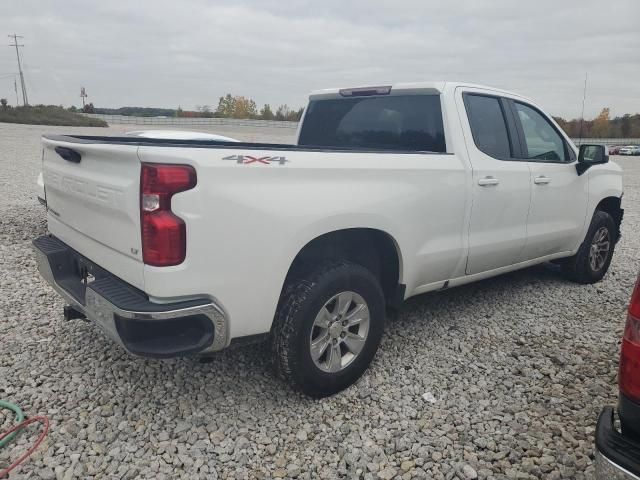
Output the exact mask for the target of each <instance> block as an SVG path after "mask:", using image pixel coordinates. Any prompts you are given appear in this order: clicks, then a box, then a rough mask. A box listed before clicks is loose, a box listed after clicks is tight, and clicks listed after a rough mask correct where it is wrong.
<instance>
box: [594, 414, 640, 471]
mask: <svg viewBox="0 0 640 480" xmlns="http://www.w3.org/2000/svg"><path fill="white" fill-rule="evenodd" d="M595 464H596V465H595V466H596V475H595V478H596V479H597V480H640V444H639V443H637V442H635V441H633V440H630V439H629V438H626V437H625V436H624V435H623V434H622V433H620V432H619V431H618V430H617V429H616V427H615V424H614V410H613V407H605V408H604V409H603V410H602V412H601V413H600V417H599V418H598V426H597V427H596V461H595Z"/></svg>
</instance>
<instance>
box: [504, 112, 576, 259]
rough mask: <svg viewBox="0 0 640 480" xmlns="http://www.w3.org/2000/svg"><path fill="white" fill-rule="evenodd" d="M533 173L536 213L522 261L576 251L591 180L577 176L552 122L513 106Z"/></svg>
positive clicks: (571, 157)
mask: <svg viewBox="0 0 640 480" xmlns="http://www.w3.org/2000/svg"><path fill="white" fill-rule="evenodd" d="M511 107H512V109H513V113H514V117H515V119H516V122H517V128H518V131H519V134H520V136H521V143H522V144H523V148H522V153H523V155H522V156H523V158H525V159H526V161H527V162H528V163H529V169H530V171H531V208H530V210H529V218H528V221H527V241H526V244H525V248H524V250H523V252H522V256H521V260H522V261H524V260H532V259H535V258H540V257H544V256H546V255H551V254H554V253H560V252H569V251H572V250H573V249H575V248H576V247H577V246H578V244H579V243H580V242H581V241H582V238H580V237H581V235H582V231H583V227H584V221H585V215H586V213H587V197H588V176H587V175H582V176H580V175H578V173H577V172H576V158H575V154H574V152H573V151H572V150H571V147H570V146H569V144H568V143H567V141H566V140H565V139H564V138H563V136H562V135H561V134H560V132H559V131H558V130H557V128H556V127H555V126H554V125H553V124H552V123H551V121H550V120H549V119H548V118H547V117H546V116H545V115H544V114H543V113H542V112H540V111H539V110H538V109H536V108H535V107H533V106H532V105H528V104H526V103H522V102H518V101H514V102H512V103H511Z"/></svg>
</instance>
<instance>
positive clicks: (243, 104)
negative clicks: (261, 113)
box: [232, 97, 258, 118]
mask: <svg viewBox="0 0 640 480" xmlns="http://www.w3.org/2000/svg"><path fill="white" fill-rule="evenodd" d="M234 107H235V108H234V109H233V114H232V117H233V118H255V117H257V116H258V106H257V105H256V102H254V101H253V100H251V99H250V98H246V97H234Z"/></svg>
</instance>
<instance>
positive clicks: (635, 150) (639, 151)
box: [618, 145, 640, 155]
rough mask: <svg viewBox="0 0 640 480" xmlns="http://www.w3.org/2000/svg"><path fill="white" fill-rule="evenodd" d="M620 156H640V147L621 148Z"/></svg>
mask: <svg viewBox="0 0 640 480" xmlns="http://www.w3.org/2000/svg"><path fill="white" fill-rule="evenodd" d="M618 155H640V146H637V145H628V146H626V147H621V148H620V150H619V151H618Z"/></svg>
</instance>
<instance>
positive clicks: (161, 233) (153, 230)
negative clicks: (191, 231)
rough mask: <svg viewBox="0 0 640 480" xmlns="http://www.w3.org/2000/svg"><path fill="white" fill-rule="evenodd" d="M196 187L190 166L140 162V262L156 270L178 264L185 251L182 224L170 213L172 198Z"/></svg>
mask: <svg viewBox="0 0 640 480" xmlns="http://www.w3.org/2000/svg"><path fill="white" fill-rule="evenodd" d="M195 186H196V171H195V170H194V169H193V167H191V166H189V165H163V164H154V163H143V164H142V171H141V172H140V220H141V221H140V223H141V229H142V259H143V261H144V263H145V264H147V265H153V266H156V267H168V266H171V265H178V264H180V263H182V262H183V261H184V258H185V255H186V252H187V231H186V228H185V224H184V221H183V220H182V219H181V218H180V217H178V216H176V215H174V213H173V212H172V211H171V197H172V196H173V195H175V194H176V193H178V192H184V191H185V190H189V189H191V188H193V187H195Z"/></svg>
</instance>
